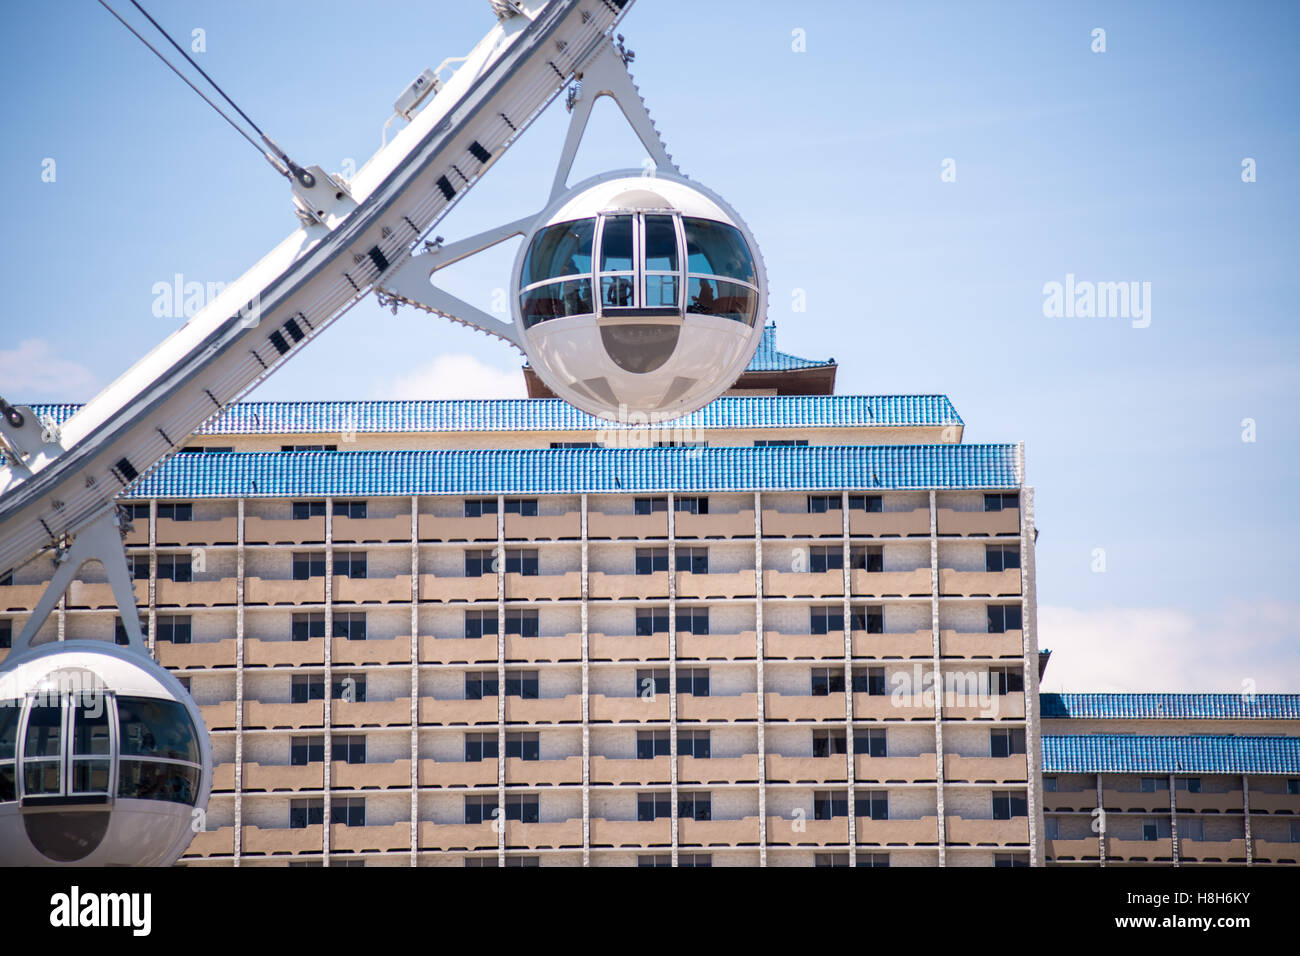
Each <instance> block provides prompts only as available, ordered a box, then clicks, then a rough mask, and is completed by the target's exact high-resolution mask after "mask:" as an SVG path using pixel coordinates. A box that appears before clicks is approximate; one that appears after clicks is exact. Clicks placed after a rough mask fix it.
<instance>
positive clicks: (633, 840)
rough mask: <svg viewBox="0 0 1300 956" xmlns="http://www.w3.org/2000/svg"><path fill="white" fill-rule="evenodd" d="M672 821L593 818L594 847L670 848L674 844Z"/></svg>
mask: <svg viewBox="0 0 1300 956" xmlns="http://www.w3.org/2000/svg"><path fill="white" fill-rule="evenodd" d="M672 839H673V835H672V820H671V819H670V818H668V817H661V818H660V819H658V820H650V821H646V820H606V819H605V818H604V817H592V818H591V845H592V846H611V847H614V846H632V847H643V846H669V845H671V844H672Z"/></svg>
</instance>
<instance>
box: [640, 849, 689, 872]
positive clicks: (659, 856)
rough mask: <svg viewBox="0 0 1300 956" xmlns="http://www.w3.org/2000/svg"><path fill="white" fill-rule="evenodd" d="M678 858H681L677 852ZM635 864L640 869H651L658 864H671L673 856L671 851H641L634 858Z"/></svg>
mask: <svg viewBox="0 0 1300 956" xmlns="http://www.w3.org/2000/svg"><path fill="white" fill-rule="evenodd" d="M677 856H678V859H681V854H680V853H679V854H678V855H677ZM636 865H637V867H639V868H642V869H651V868H653V867H659V866H672V865H673V857H672V854H671V853H642V854H639V855H638V856H637V858H636Z"/></svg>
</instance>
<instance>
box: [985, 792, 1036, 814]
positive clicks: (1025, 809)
mask: <svg viewBox="0 0 1300 956" xmlns="http://www.w3.org/2000/svg"><path fill="white" fill-rule="evenodd" d="M1028 815H1029V804H1028V802H1027V798H1026V797H1025V795H1024V794H1023V793H1019V792H1017V791H1015V790H994V791H993V819H994V820H1010V819H1011V818H1012V817H1023V816H1028Z"/></svg>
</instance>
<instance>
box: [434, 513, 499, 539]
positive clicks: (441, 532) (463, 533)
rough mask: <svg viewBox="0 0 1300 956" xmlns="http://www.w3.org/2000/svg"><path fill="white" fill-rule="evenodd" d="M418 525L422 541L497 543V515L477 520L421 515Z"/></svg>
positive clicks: (484, 516) (480, 517)
mask: <svg viewBox="0 0 1300 956" xmlns="http://www.w3.org/2000/svg"><path fill="white" fill-rule="evenodd" d="M417 524H418V529H419V533H420V540H421V541H495V540H496V539H497V516H496V515H480V516H479V517H477V518H463V517H459V516H450V515H449V516H443V515H420V516H419V520H418V523H417Z"/></svg>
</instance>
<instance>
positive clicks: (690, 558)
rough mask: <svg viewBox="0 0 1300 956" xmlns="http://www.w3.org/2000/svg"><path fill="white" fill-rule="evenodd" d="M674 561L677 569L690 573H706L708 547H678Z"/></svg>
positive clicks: (707, 571) (707, 568) (707, 570)
mask: <svg viewBox="0 0 1300 956" xmlns="http://www.w3.org/2000/svg"><path fill="white" fill-rule="evenodd" d="M676 563H677V570H678V571H689V572H691V573H692V574H708V573H709V549H708V548H681V547H679V548H678V549H677V554H676Z"/></svg>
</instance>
